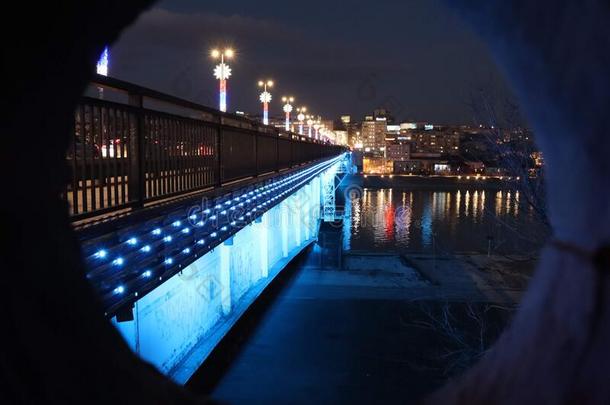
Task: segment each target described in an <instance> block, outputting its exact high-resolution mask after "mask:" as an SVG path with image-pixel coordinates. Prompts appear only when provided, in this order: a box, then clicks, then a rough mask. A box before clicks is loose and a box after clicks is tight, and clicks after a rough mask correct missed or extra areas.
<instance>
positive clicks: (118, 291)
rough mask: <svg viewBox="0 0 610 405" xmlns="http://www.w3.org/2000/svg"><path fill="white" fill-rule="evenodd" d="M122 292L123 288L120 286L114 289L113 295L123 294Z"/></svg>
mask: <svg viewBox="0 0 610 405" xmlns="http://www.w3.org/2000/svg"><path fill="white" fill-rule="evenodd" d="M124 292H125V287H123V286H122V285H120V286H118V287H117V288H115V289H114V293H115V294H123V293H124Z"/></svg>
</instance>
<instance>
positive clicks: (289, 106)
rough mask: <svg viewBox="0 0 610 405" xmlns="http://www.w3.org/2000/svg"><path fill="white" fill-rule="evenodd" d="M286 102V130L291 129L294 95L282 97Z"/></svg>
mask: <svg viewBox="0 0 610 405" xmlns="http://www.w3.org/2000/svg"><path fill="white" fill-rule="evenodd" d="M282 101H283V102H284V112H285V113H286V131H290V113H291V112H292V104H291V103H293V102H294V97H282Z"/></svg>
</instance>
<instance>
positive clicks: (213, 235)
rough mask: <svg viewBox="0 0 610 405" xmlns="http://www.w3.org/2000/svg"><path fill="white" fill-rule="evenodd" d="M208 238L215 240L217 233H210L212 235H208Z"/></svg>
mask: <svg viewBox="0 0 610 405" xmlns="http://www.w3.org/2000/svg"><path fill="white" fill-rule="evenodd" d="M210 236H211V237H212V238H215V237H216V236H218V235H217V233H216V232H212V233H211V234H210Z"/></svg>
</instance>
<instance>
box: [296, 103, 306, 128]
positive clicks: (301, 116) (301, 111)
mask: <svg viewBox="0 0 610 405" xmlns="http://www.w3.org/2000/svg"><path fill="white" fill-rule="evenodd" d="M306 112H307V107H301V108H297V113H299V114H298V115H297V119H298V120H299V135H303V121H305V113H306Z"/></svg>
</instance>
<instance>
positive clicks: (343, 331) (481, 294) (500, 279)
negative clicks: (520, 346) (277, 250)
mask: <svg viewBox="0 0 610 405" xmlns="http://www.w3.org/2000/svg"><path fill="white" fill-rule="evenodd" d="M327 240H328V238H327ZM329 245H333V244H332V243H330V244H329ZM327 248H328V247H325V246H320V245H315V246H314V247H313V248H311V249H309V250H308V251H306V252H304V253H303V254H301V255H300V256H299V257H298V258H297V259H296V260H295V261H294V262H293V263H292V264H291V265H290V266H289V267H288V268H286V269H285V270H284V271H283V273H282V274H281V277H278V279H276V280H275V281H274V283H273V284H274V285H272V286H271V288H269V291H268V292H265V294H264V296H263V297H261V299H259V301H258V302H256V303H255V304H254V305H253V306H252V308H251V309H250V310H248V312H247V313H246V314H245V315H244V316H243V317H242V319H241V320H240V321H239V322H238V324H237V325H236V326H235V327H234V330H233V331H231V333H229V335H228V336H227V338H225V340H224V341H223V342H222V344H221V345H219V346H218V347H217V348H216V349H215V351H214V352H213V353H212V355H211V356H210V358H209V359H208V360H207V361H206V363H204V365H203V366H202V368H201V369H200V370H199V371H198V372H197V373H196V374H195V375H194V376H193V378H192V379H191V381H190V382H189V383H188V387H189V388H190V389H192V390H194V391H196V392H200V393H207V394H211V395H212V397H213V398H215V399H218V400H221V401H224V402H226V403H230V404H245V403H248V404H270V403H281V404H304V403H318V404H343V403H350V404H359V403H362V404H364V403H367V404H368V403H385V404H393V403H411V402H414V401H417V400H418V399H421V398H422V397H423V396H425V395H426V394H427V393H430V392H431V391H432V390H434V389H435V388H437V387H439V386H440V385H441V384H443V383H444V382H446V381H447V379H448V378H450V377H451V376H454V375H457V374H459V372H461V371H462V370H463V369H464V368H465V367H467V366H468V365H469V364H470V363H472V361H474V360H476V358H477V356H479V355H480V354H481V353H479V352H477V350H478V349H476V348H478V347H479V344H480V343H481V342H480V341H478V340H477V339H479V338H480V336H481V334H480V333H479V329H480V328H484V329H485V333H484V334H483V339H484V340H485V342H483V343H484V345H485V346H489V344H491V343H492V342H493V340H494V339H495V338H496V337H497V335H498V334H499V333H500V331H501V330H502V327H503V326H504V325H505V324H506V322H507V321H508V320H509V319H510V316H511V314H512V311H513V310H514V308H515V306H516V305H517V304H518V301H519V298H520V296H521V294H522V292H523V290H524V288H525V286H526V285H527V282H526V281H527V279H528V277H529V274H531V271H532V268H533V264H534V263H532V262H525V261H524V262H519V261H514V260H511V259H507V258H503V257H486V256H482V255H476V254H467V253H465V254H461V255H454V256H450V257H435V256H431V255H423V254H416V255H413V254H410V255H405V254H399V253H391V252H390V253H384V254H376V253H370V252H350V253H349V254H339V255H338V256H337V255H334V256H333V255H329V254H328V251H327V250H328V249H327ZM329 258H330V259H329ZM506 269H509V270H506ZM447 314H448V315H447ZM473 314H475V316H473ZM481 325H484V326H481ZM455 334H459V336H457V335H455Z"/></svg>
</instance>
